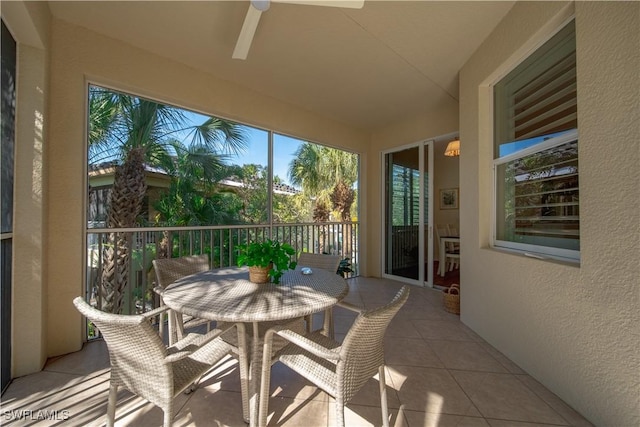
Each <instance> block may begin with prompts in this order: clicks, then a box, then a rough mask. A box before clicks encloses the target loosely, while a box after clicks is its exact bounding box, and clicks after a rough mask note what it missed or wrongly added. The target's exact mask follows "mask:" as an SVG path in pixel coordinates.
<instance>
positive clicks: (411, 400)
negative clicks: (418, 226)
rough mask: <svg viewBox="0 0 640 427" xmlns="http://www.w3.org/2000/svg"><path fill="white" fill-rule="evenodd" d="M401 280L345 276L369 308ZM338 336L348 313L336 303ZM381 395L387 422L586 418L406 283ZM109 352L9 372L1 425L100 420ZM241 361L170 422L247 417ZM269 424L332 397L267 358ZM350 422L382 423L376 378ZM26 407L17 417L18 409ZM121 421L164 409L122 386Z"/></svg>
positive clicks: (532, 422) (329, 402) (291, 422)
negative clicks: (24, 372) (19, 373)
mask: <svg viewBox="0 0 640 427" xmlns="http://www.w3.org/2000/svg"><path fill="white" fill-rule="evenodd" d="M400 286H401V284H399V283H397V282H393V281H389V280H383V279H368V278H355V279H350V280H349V287H350V293H349V296H348V298H347V300H348V301H349V302H352V303H354V304H359V305H361V306H364V307H367V308H371V307H375V306H377V305H382V304H384V303H386V302H388V301H389V300H390V298H391V297H392V296H393V295H394V294H395V292H396V291H397V290H398V289H399V288H400ZM334 316H335V323H336V337H337V338H338V339H341V338H342V337H344V334H345V333H346V331H347V330H348V329H349V326H350V325H351V323H352V321H353V319H354V315H353V314H352V313H351V312H349V311H347V310H344V309H341V308H337V309H336V310H335V312H334ZM385 349H386V360H387V394H388V401H389V407H390V415H391V423H390V424H391V425H392V426H395V427H400V426H403V427H405V426H409V427H415V426H425V427H426V426H429V427H448V426H460V427H462V426H469V427H476V426H478V427H480V426H491V427H510V426H514V427H527V426H528V427H533V426H590V425H591V424H590V423H589V422H588V421H587V420H585V419H584V418H583V417H582V416H581V415H580V414H578V413H577V412H575V411H574V410H573V409H571V408H570V407H569V406H568V405H566V404H565V403H564V402H563V401H562V400H561V399H559V398H558V397H557V396H555V395H554V394H553V393H551V392H550V391H548V390H546V389H545V387H543V386H542V385H541V384H539V383H538V382H537V381H536V380H534V379H533V378H532V377H530V376H529V375H527V374H526V372H524V371H522V370H521V369H520V368H518V366H516V365H515V364H514V363H513V362H511V361H510V360H509V359H507V358H506V357H505V356H503V355H502V354H500V353H499V352H498V351H496V350H495V349H494V348H492V347H491V346H490V345H489V344H487V343H486V342H484V341H483V340H482V339H481V338H480V337H479V336H478V335H476V334H475V333H474V332H473V331H472V330H471V329H469V328H468V327H466V326H465V325H463V324H462V323H461V322H460V319H459V317H458V316H456V315H453V314H449V313H447V312H446V311H444V309H443V306H442V300H441V293H440V292H438V291H434V290H431V289H421V288H417V287H412V288H411V296H410V298H409V301H408V302H407V304H406V305H405V306H404V307H403V308H402V310H401V311H400V312H399V313H398V315H397V316H396V318H395V319H394V320H393V322H392V323H391V325H390V326H389V329H388V330H387V334H386V340H385ZM108 383H109V359H108V355H107V351H106V346H105V345H104V342H102V341H96V342H91V343H89V344H87V345H85V347H84V348H83V349H82V350H81V351H79V352H77V353H72V354H69V355H66V356H63V357H59V358H55V359H52V360H49V361H48V363H47V365H46V366H45V368H44V370H43V371H42V372H39V373H36V374H33V375H28V376H25V377H21V378H17V379H15V380H14V381H13V382H12V384H11V385H10V386H9V388H8V390H7V391H6V392H5V394H4V395H3V396H2V410H1V414H0V416H1V419H0V424H1V425H3V426H4V425H6V426H27V425H28V426H32V425H33V426H45V425H65V426H67V425H70V426H86V425H91V426H93V425H95V426H102V425H104V424H105V412H106V406H107V405H106V402H107V394H108ZM239 390H240V388H239V380H238V370H237V363H236V362H235V359H232V358H230V357H229V358H228V359H227V360H225V361H223V362H222V363H221V364H220V365H218V366H217V367H216V368H215V369H214V370H212V371H211V372H210V373H209V374H208V375H207V376H206V377H205V378H204V379H203V381H202V383H201V385H200V388H199V389H198V390H196V391H195V392H194V393H192V394H190V395H184V394H183V395H180V396H179V397H178V398H177V399H176V402H175V405H176V411H177V415H176V417H175V421H174V425H175V426H178V427H183V426H240V427H242V426H245V425H246V424H245V423H244V421H243V419H242V415H241V412H242V411H241V401H240V392H239ZM271 396H272V397H271V400H270V406H269V425H272V426H276V425H277V426H287V427H292V426H305V427H316V426H317V427H320V426H331V425H335V403H334V400H333V399H332V398H330V397H329V396H328V395H327V394H326V393H324V392H321V391H319V390H318V389H317V388H316V387H314V386H312V385H311V384H310V383H308V382H306V381H305V380H304V379H302V378H301V377H300V376H298V375H297V374H296V373H294V372H292V371H290V370H289V369H288V368H286V367H284V366H283V365H280V364H276V365H274V367H273V375H272V387H271ZM345 412H346V425H347V426H349V427H351V426H372V425H374V426H378V425H381V413H380V405H379V394H378V383H377V380H375V379H372V380H371V381H369V383H367V384H366V385H365V387H364V388H363V390H361V391H360V393H358V395H356V396H355V397H354V399H353V400H352V401H351V402H350V404H349V405H348V406H347V409H346V411H345ZM20 416H22V418H20ZM116 417H117V423H116V425H119V426H125V425H130V426H160V425H162V412H161V411H160V410H159V409H158V408H156V407H154V406H153V405H151V404H150V403H148V402H146V401H144V400H142V399H140V398H138V397H136V396H133V395H132V394H130V393H128V392H126V391H121V392H120V393H119V399H118V405H117V412H116Z"/></svg>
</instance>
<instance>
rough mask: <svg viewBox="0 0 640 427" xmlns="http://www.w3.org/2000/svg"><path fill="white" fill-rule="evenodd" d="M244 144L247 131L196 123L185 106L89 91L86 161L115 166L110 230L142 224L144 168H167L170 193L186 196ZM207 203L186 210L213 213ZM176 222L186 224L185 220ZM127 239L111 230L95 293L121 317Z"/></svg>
mask: <svg viewBox="0 0 640 427" xmlns="http://www.w3.org/2000/svg"><path fill="white" fill-rule="evenodd" d="M182 133H186V135H187V138H188V139H187V140H188V141H189V144H188V148H187V146H185V145H183V143H181V142H180V141H179V140H178V139H176V135H178V134H182ZM245 146H246V141H245V139H244V135H243V133H242V128H241V127H240V126H238V125H237V124H235V123H232V122H226V121H223V120H220V119H217V118H213V117H211V118H208V119H207V120H206V121H205V122H204V123H202V124H200V125H197V126H192V125H190V124H189V122H188V121H187V119H186V116H185V113H184V111H183V110H181V109H178V108H175V107H171V106H167V105H163V104H158V103H156V102H153V101H149V100H146V99H143V98H137V97H133V96H129V95H124V94H121V93H117V92H113V91H110V90H106V89H103V88H99V87H95V86H91V87H90V91H89V148H88V151H89V163H90V164H96V163H100V162H103V161H106V160H110V161H112V162H115V164H116V171H115V177H114V183H113V186H112V188H111V192H110V196H109V201H108V213H107V221H106V227H107V228H130V227H134V226H136V225H138V224H140V222H141V220H140V218H139V214H140V212H141V211H142V206H143V202H144V198H145V195H146V192H147V184H146V180H145V165H150V166H156V167H160V168H163V169H164V170H166V171H169V172H170V173H171V176H172V177H174V178H173V180H172V183H171V186H172V188H171V190H170V192H171V191H172V192H173V194H174V196H176V195H179V194H183V193H182V190H184V188H185V187H191V188H193V187H194V186H195V185H203V186H204V187H205V188H206V187H207V186H208V185H209V184H211V183H213V182H215V181H216V178H218V177H219V174H220V170H221V165H222V160H221V154H220V153H223V154H224V153H229V152H237V151H238V150H241V149H243V148H244V147H245ZM207 204H209V202H205V200H204V199H203V198H200V199H199V200H198V199H197V198H196V199H195V200H189V201H188V203H187V204H186V206H187V209H191V210H192V211H198V212H200V213H202V212H203V210H205V211H206V210H207V209H208V208H209V211H210V212H213V210H211V209H210V207H211V206H206V205H207ZM168 211H169V208H168V207H167V210H166V212H168ZM183 216H184V215H183ZM176 218H177V221H181V220H182V219H180V218H181V216H180V215H177V217H176ZM176 218H174V219H176ZM130 236H131V235H130V234H129V233H120V232H114V233H111V234H110V235H109V238H108V242H106V244H105V245H104V254H103V269H102V278H101V281H100V286H99V289H98V292H99V294H100V301H101V302H102V307H101V309H102V310H104V311H109V312H114V313H117V312H120V310H121V308H122V304H123V299H122V298H123V290H124V288H125V287H126V285H127V281H128V277H129V271H128V269H129V264H130V262H129V260H130V257H131V254H130V248H131V242H130V238H131V237H130Z"/></svg>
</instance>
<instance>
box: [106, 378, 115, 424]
mask: <svg viewBox="0 0 640 427" xmlns="http://www.w3.org/2000/svg"><path fill="white" fill-rule="evenodd" d="M117 395H118V386H117V385H116V384H113V383H111V385H110V386H109V403H108V405H107V427H113V426H114V423H115V420H116V398H117Z"/></svg>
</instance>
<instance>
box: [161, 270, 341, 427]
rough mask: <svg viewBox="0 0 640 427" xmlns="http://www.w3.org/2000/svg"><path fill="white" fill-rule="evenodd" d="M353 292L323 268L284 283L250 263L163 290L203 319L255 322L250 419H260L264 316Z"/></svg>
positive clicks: (286, 314) (317, 307)
mask: <svg viewBox="0 0 640 427" xmlns="http://www.w3.org/2000/svg"><path fill="white" fill-rule="evenodd" d="M348 293H349V287H348V285H347V282H346V281H345V280H344V279H343V278H342V277H341V276H339V275H337V274H335V273H333V272H330V271H327V270H322V269H313V271H312V273H311V274H302V271H301V269H300V268H297V269H295V270H289V271H286V272H285V273H284V274H283V276H282V277H281V278H280V283H279V284H274V283H264V284H256V283H252V282H250V281H249V271H248V269H247V268H221V269H215V270H209V271H205V272H201V273H196V274H192V275H190V276H186V277H183V278H182V279H179V280H177V281H175V282H174V283H172V284H171V285H169V286H167V288H166V289H165V290H164V292H163V294H162V298H163V300H164V303H165V304H166V305H167V306H168V307H169V308H171V309H173V310H175V311H177V312H180V313H184V314H187V315H190V316H194V317H198V318H201V319H208V320H215V321H223V322H242V323H252V326H253V339H252V345H251V348H250V349H245V350H249V354H250V356H249V360H250V374H249V393H250V394H249V423H250V425H251V426H252V427H253V426H256V425H257V423H258V402H260V399H259V398H260V396H259V390H260V384H259V380H260V377H261V370H262V366H261V365H262V346H263V338H264V337H263V336H262V335H261V333H260V332H264V331H260V330H259V324H260V322H274V321H286V320H291V319H296V318H299V317H303V316H307V315H310V314H313V313H317V312H320V311H323V310H327V309H329V308H331V307H332V306H334V305H335V304H337V303H338V302H340V301H342V299H344V298H345V297H346V296H347V294H348Z"/></svg>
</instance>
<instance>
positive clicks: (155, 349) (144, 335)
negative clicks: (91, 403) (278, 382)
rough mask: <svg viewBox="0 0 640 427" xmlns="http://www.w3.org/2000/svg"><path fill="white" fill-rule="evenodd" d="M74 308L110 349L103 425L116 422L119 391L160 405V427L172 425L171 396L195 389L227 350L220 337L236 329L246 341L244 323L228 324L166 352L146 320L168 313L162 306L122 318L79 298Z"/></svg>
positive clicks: (186, 340) (239, 336) (189, 339)
mask: <svg viewBox="0 0 640 427" xmlns="http://www.w3.org/2000/svg"><path fill="white" fill-rule="evenodd" d="M73 303H74V304H75V306H76V307H77V309H78V311H80V313H82V314H83V315H84V316H86V317H87V318H88V319H89V320H90V321H91V322H93V324H94V325H96V327H97V328H98V329H99V330H100V332H101V333H102V336H103V337H104V340H105V341H106V343H107V347H108V349H109V358H110V361H111V379H110V387H109V404H108V407H107V426H113V424H114V421H115V412H116V395H117V392H118V387H119V386H122V387H124V388H126V389H127V390H129V391H131V392H132V393H134V394H137V395H138V396H140V397H142V398H144V399H146V400H148V401H149V402H151V403H153V404H154V405H157V406H159V407H160V408H161V409H162V410H163V411H164V427H169V426H171V424H172V421H173V416H174V410H173V399H174V397H175V396H177V395H178V394H180V393H181V392H182V391H184V390H187V392H190V391H193V390H195V388H196V387H197V384H198V381H199V380H200V378H201V377H202V375H204V374H205V373H206V372H207V371H209V370H210V369H211V368H212V367H213V365H214V364H216V363H218V361H220V360H221V359H222V358H223V357H224V356H226V355H227V354H228V353H229V352H230V351H231V347H230V346H229V345H228V344H227V343H225V342H224V341H223V340H222V339H221V338H220V337H219V335H220V334H222V333H223V332H226V331H229V330H231V329H232V328H234V327H237V334H238V339H242V340H244V337H245V330H244V325H243V324H237V325H235V324H230V325H228V327H227V329H225V330H221V329H215V330H213V331H211V332H209V333H207V334H206V335H203V334H189V335H187V336H186V337H185V338H184V339H182V340H180V341H178V342H176V343H175V344H174V345H173V346H170V347H165V345H164V343H163V342H162V340H161V339H160V337H159V336H158V334H157V332H156V331H155V329H154V328H153V327H152V326H151V322H150V320H151V319H152V318H153V317H155V316H158V315H161V314H162V313H164V312H165V311H166V310H168V309H167V308H166V307H160V308H157V309H155V310H152V311H149V312H147V313H144V314H143V315H131V316H127V315H119V314H111V313H105V312H102V311H99V310H97V309H95V308H93V307H91V306H90V305H89V304H87V303H86V302H85V301H84V300H83V299H82V298H81V297H76V298H75V299H74V300H73ZM243 357H244V358H245V361H244V363H245V364H246V356H244V355H243Z"/></svg>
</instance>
